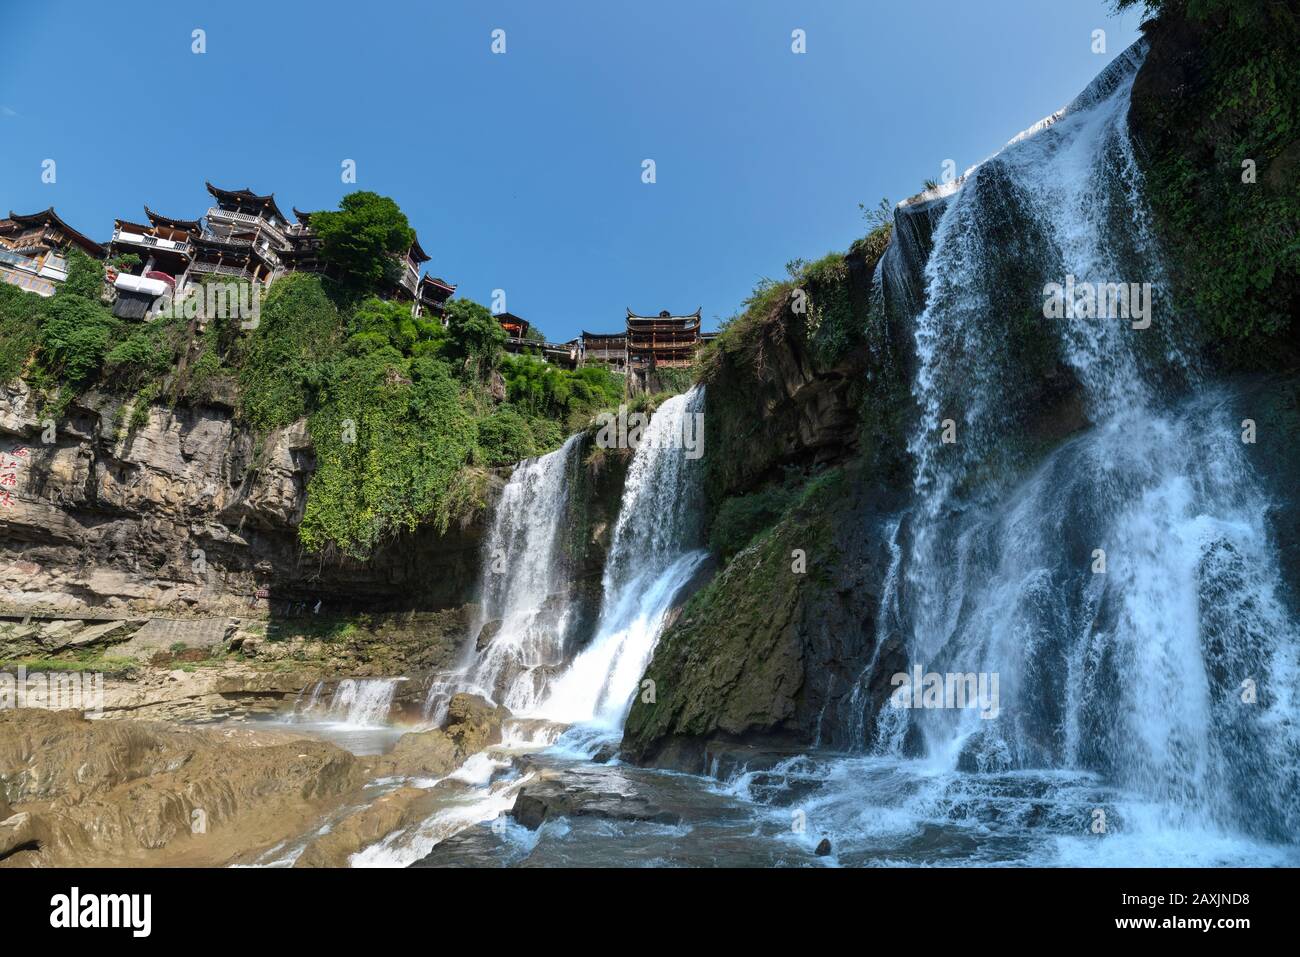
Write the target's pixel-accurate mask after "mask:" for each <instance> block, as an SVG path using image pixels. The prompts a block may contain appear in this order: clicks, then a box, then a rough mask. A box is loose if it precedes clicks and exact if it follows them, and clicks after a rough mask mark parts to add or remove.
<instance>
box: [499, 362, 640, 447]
mask: <svg viewBox="0 0 1300 957" xmlns="http://www.w3.org/2000/svg"><path fill="white" fill-rule="evenodd" d="M501 375H502V377H503V378H504V379H505V383H506V397H507V398H508V399H509V401H510V402H511V403H512V404H513V405H515V406H517V407H519V408H520V409H522V410H524V411H526V412H527V413H528V414H529V415H531V416H534V417H542V418H548V419H553V420H555V421H558V422H560V423H562V424H563V426H564V427H565V428H566V429H567V430H568V431H574V432H576V431H578V430H579V429H581V428H582V427H584V426H585V425H586V423H587V420H589V419H590V418H591V416H592V415H594V414H595V413H596V412H598V411H599V410H601V409H605V408H609V407H610V406H616V405H618V403H619V402H620V401H621V400H622V398H623V382H622V379H621V378H619V377H618V376H616V375H614V374H613V373H612V372H610V371H609V370H608V369H606V368H604V367H603V366H584V367H582V368H581V369H564V368H561V367H559V366H555V365H551V364H550V363H547V362H543V361H542V360H541V359H536V358H533V357H532V356H511V355H503V356H502V357H501Z"/></svg>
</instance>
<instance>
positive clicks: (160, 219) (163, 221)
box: [144, 205, 201, 233]
mask: <svg viewBox="0 0 1300 957" xmlns="http://www.w3.org/2000/svg"><path fill="white" fill-rule="evenodd" d="M144 214H145V215H146V216H148V217H149V222H151V223H153V224H154V225H155V226H172V227H174V228H176V229H183V230H185V231H186V232H191V233H197V232H200V231H201V230H200V227H199V221H198V220H197V219H172V218H171V217H170V216H164V215H163V214H162V213H155V212H154V211H153V210H152V209H150V208H149V207H148V206H147V205H146V206H145V208H144Z"/></svg>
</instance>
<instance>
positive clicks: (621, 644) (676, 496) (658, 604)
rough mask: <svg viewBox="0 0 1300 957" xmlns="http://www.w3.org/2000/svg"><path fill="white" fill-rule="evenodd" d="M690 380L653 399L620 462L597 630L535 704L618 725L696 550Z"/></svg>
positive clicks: (697, 475)
mask: <svg viewBox="0 0 1300 957" xmlns="http://www.w3.org/2000/svg"><path fill="white" fill-rule="evenodd" d="M703 407H704V390H703V388H701V387H698V386H697V387H696V388H694V389H692V390H691V391H690V392H688V393H686V394H684V395H678V396H673V397H672V398H670V399H668V400H667V401H665V402H664V403H663V405H661V406H660V407H659V409H658V410H657V411H656V412H655V414H654V417H653V418H652V419H651V420H650V424H649V426H648V427H647V428H646V430H645V434H644V435H643V437H642V440H641V443H640V445H638V447H637V449H636V452H635V453H634V455H633V458H632V464H631V466H630V467H629V468H628V473H627V481H626V484H625V486H624V490H623V501H622V505H621V506H620V509H619V515H618V521H617V522H616V524H615V526H614V535H613V539H612V541H611V544H610V549H609V555H608V556H607V558H606V560H605V571H604V576H603V579H602V590H603V598H602V603H601V613H600V621H599V624H598V625H597V628H596V636H595V638H593V639H592V641H591V644H590V645H588V647H587V648H585V649H584V650H583V651H582V652H580V653H579V654H578V656H577V657H576V658H575V659H574V661H573V663H572V664H571V665H570V666H569V668H568V670H567V671H566V672H565V673H564V674H563V676H561V677H560V678H559V680H557V681H556V682H555V684H554V685H553V687H552V689H551V691H550V694H549V695H548V696H547V698H546V701H545V702H544V704H543V706H542V713H543V714H545V715H546V716H547V717H550V718H552V719H553V720H556V721H563V722H567V723H573V722H592V723H595V724H597V725H600V726H603V727H606V728H608V729H610V730H621V729H622V727H623V719H624V718H625V717H626V716H627V712H628V709H629V708H630V707H631V704H632V698H633V695H634V693H635V691H636V690H637V685H638V682H639V681H640V680H641V676H642V674H644V673H645V669H646V665H648V664H649V662H650V656H651V655H652V654H653V653H654V646H655V642H656V641H658V639H659V633H660V632H661V631H662V630H663V626H664V622H665V619H666V617H667V615H668V612H669V610H670V609H671V607H672V604H673V600H674V599H675V598H676V596H677V594H678V592H680V591H681V589H682V587H683V586H684V585H685V584H686V583H687V582H688V581H689V580H690V579H691V576H692V575H693V574H694V573H695V570H696V569H697V568H698V567H699V565H700V563H701V562H702V561H703V560H704V557H705V554H706V553H705V552H703V551H702V550H699V547H698V546H699V537H700V527H699V507H698V503H699V496H700V492H701V486H700V482H701V471H702V470H701V468H700V460H699V459H693V458H691V457H689V456H688V455H687V452H686V450H685V449H684V448H682V443H681V442H680V441H679V439H680V438H681V436H682V435H683V434H684V431H683V430H689V429H691V428H693V427H694V422H695V421H697V420H696V418H695V417H696V416H698V415H700V414H702V410H703Z"/></svg>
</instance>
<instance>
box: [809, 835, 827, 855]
mask: <svg viewBox="0 0 1300 957" xmlns="http://www.w3.org/2000/svg"><path fill="white" fill-rule="evenodd" d="M813 853H814V854H816V855H817V856H818V857H828V856H830V853H831V839H830V838H829V837H823V838H822V839H821V842H820V843H818V845H817V850H815V851H813Z"/></svg>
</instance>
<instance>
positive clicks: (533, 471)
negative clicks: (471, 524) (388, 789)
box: [426, 435, 581, 723]
mask: <svg viewBox="0 0 1300 957" xmlns="http://www.w3.org/2000/svg"><path fill="white" fill-rule="evenodd" d="M580 438H581V437H580V436H578V435H574V436H571V437H570V438H569V439H568V441H566V442H565V443H564V445H563V446H561V447H560V448H559V449H556V450H555V451H554V452H551V453H549V454H547V455H543V456H541V457H539V458H536V459H529V460H528V461H525V462H521V463H520V464H519V466H518V467H517V468H516V469H515V470H514V472H513V474H512V475H511V476H510V480H509V482H507V483H506V487H505V489H504V490H503V491H502V493H501V500H500V502H499V503H498V504H497V506H496V510H495V512H494V514H493V519H492V527H491V530H490V531H489V533H488V537H487V540H486V544H485V547H484V553H483V573H482V582H483V584H482V599H481V611H480V613H479V617H478V621H477V623H476V627H474V628H473V629H472V631H473V633H475V634H483V632H484V629H492V630H493V631H494V633H493V634H492V635H491V636H490V640H489V641H488V642H487V644H486V645H483V642H482V641H481V640H480V641H479V642H477V643H476V647H475V648H472V649H471V650H470V654H471V660H470V662H469V663H468V665H467V666H466V667H465V669H464V670H463V671H461V672H458V673H456V674H454V675H450V676H446V677H445V678H443V679H442V680H441V681H438V682H435V683H434V684H433V686H432V687H431V689H430V694H429V700H428V704H427V706H426V712H427V713H428V714H429V716H430V717H431V719H432V720H433V721H434V723H438V722H440V721H441V719H442V717H443V715H444V713H445V709H446V705H447V702H448V701H449V700H450V697H451V695H452V694H453V693H455V692H456V691H469V692H472V693H475V694H480V695H483V696H484V697H486V698H488V699H489V700H492V701H497V702H499V703H501V704H503V705H505V707H507V708H509V709H510V710H511V711H512V712H514V713H518V714H523V713H527V712H531V711H532V710H534V709H535V708H536V706H537V703H538V701H539V700H540V699H541V696H542V694H543V693H544V691H545V689H546V686H547V682H548V680H549V678H550V676H551V675H552V674H554V673H555V671H556V670H557V669H558V668H559V667H560V666H561V665H563V663H564V655H565V639H566V636H567V630H568V624H569V620H570V613H571V610H570V604H569V602H568V600H567V599H568V591H569V586H570V584H571V583H570V580H569V576H568V574H567V569H566V566H565V563H564V561H563V557H562V555H561V549H560V532H561V529H562V527H563V523H564V517H565V515H564V512H565V505H566V503H567V501H568V493H569V478H570V475H569V470H570V469H571V468H574V467H576V456H577V454H578V449H579V447H580V444H581V443H580ZM479 645H482V647H478V646H479Z"/></svg>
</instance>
